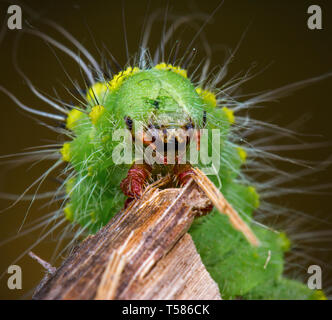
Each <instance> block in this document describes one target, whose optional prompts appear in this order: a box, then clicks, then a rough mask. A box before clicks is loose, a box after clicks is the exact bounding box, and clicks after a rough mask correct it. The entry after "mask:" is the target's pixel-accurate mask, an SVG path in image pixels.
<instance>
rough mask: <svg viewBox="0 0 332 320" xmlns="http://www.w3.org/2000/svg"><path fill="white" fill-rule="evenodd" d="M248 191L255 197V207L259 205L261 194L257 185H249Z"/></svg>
mask: <svg viewBox="0 0 332 320" xmlns="http://www.w3.org/2000/svg"><path fill="white" fill-rule="evenodd" d="M248 191H249V192H250V193H251V194H252V196H253V198H254V206H255V208H258V207H259V204H260V201H259V194H258V193H257V191H256V189H255V187H253V186H249V187H248Z"/></svg>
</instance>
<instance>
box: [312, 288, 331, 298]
mask: <svg viewBox="0 0 332 320" xmlns="http://www.w3.org/2000/svg"><path fill="white" fill-rule="evenodd" d="M310 298H311V299H312V300H327V298H326V295H325V294H324V292H323V291H322V290H315V291H314V293H313V294H312V295H311V297H310Z"/></svg>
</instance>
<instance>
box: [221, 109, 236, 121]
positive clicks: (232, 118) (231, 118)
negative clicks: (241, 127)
mask: <svg viewBox="0 0 332 320" xmlns="http://www.w3.org/2000/svg"><path fill="white" fill-rule="evenodd" d="M222 110H223V111H224V112H225V114H226V117H227V119H228V121H229V123H230V124H233V123H234V122H235V116H234V111H233V110H231V109H228V108H227V107H223V108H222Z"/></svg>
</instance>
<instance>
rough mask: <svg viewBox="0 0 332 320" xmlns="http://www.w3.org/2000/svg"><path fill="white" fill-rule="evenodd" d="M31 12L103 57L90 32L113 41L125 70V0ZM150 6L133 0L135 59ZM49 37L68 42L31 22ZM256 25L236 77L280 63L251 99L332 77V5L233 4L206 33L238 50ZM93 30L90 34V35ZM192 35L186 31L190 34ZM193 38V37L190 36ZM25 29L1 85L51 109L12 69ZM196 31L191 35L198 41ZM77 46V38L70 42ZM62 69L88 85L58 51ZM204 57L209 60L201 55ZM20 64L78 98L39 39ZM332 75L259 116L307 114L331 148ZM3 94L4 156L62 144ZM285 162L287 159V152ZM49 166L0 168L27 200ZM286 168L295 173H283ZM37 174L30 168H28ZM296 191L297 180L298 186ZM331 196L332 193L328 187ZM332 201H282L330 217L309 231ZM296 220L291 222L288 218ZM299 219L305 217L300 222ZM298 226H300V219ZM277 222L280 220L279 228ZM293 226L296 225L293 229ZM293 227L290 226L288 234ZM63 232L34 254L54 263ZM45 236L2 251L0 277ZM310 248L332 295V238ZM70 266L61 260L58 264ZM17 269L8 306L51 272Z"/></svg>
mask: <svg viewBox="0 0 332 320" xmlns="http://www.w3.org/2000/svg"><path fill="white" fill-rule="evenodd" d="M28 3H29V6H31V7H32V8H34V9H35V10H36V11H37V12H39V13H43V16H45V17H47V18H49V19H51V20H54V21H56V22H58V23H59V24H60V25H62V26H64V27H65V28H66V29H67V30H68V31H70V32H71V33H72V34H73V35H74V36H75V37H76V38H77V39H78V40H80V41H81V42H82V43H83V44H84V45H85V46H86V48H87V49H88V50H90V51H91V52H92V53H94V54H96V53H97V51H96V48H95V45H94V43H93V40H92V38H91V36H90V33H91V34H92V35H93V37H94V38H95V40H96V42H97V44H98V45H100V44H101V43H104V44H105V46H106V47H108V48H109V50H110V51H111V52H112V54H113V55H114V56H115V57H116V58H117V59H118V60H119V62H120V63H122V64H123V63H125V62H126V58H125V48H124V40H123V39H124V38H123V31H122V18H121V2H120V1H106V0H104V1H102V0H94V1H78V0H76V1H73V0H70V1H59V0H58V1H47V2H46V1H29V2H28ZM218 3H219V1H211V0H209V1H208V0H206V1H168V6H169V9H170V12H171V13H173V14H177V15H182V14H186V13H189V12H204V13H210V12H212V11H213V10H214V9H215V8H216V6H217V5H218ZM166 4H167V2H166V1H151V4H150V8H149V12H153V11H155V10H156V9H158V8H165V6H166ZM311 4H319V5H320V6H321V8H322V10H323V30H316V31H312V30H309V29H308V27H307V18H308V14H307V8H308V6H309V5H311ZM147 5H148V2H147V1H145V0H144V1H143V0H141V1H126V3H125V17H126V23H127V33H128V43H129V50H130V52H131V53H134V52H135V51H136V49H137V46H138V42H139V37H140V35H141V29H142V24H143V21H144V16H145V14H146V11H147ZM7 7H8V4H7V3H6V2H1V3H0V18H1V21H5V20H4V19H5V18H6V10H7ZM23 19H25V20H27V21H29V22H30V23H31V19H29V17H28V14H26V13H25V11H24V9H23ZM32 24H33V25H36V26H38V27H39V28H40V30H42V31H45V32H46V33H47V34H49V35H51V36H54V37H55V38H56V39H57V40H61V39H62V38H61V37H60V36H58V35H56V33H55V32H54V31H52V30H51V29H50V28H48V27H45V26H42V24H40V23H38V22H32ZM249 25H250V27H249V29H248V32H247V35H246V36H245V38H244V41H243V43H242V45H241V47H240V49H239V51H238V53H237V55H236V58H235V60H234V62H233V64H232V68H231V70H230V72H231V74H235V73H236V72H238V71H241V70H246V69H248V68H249V67H250V65H251V63H252V62H257V63H258V66H259V67H258V69H257V70H261V69H263V67H264V66H266V65H268V64H269V63H270V62H273V64H271V66H270V67H269V68H268V69H267V70H266V71H265V72H264V73H262V74H260V75H258V76H257V77H256V78H254V79H253V80H251V81H250V82H249V83H248V84H246V85H245V92H255V91H261V90H266V89H272V88H277V87H280V86H282V85H285V84H288V83H292V82H295V81H299V80H303V79H306V78H309V77H312V76H317V75H321V74H324V73H326V72H329V71H332V61H331V52H332V39H331V35H332V5H331V1H318V0H315V1H299V0H297V1H294V0H293V1H276V0H270V1H255V0H246V1H242V0H241V1H238V0H236V1H234V0H233V1H230V0H229V1H227V0H226V1H225V3H224V4H223V6H222V7H221V8H220V9H219V11H218V12H217V13H216V14H215V16H214V18H213V21H211V23H209V24H208V25H207V26H206V28H205V33H206V36H207V40H208V42H209V43H210V44H211V45H212V47H216V46H217V45H219V44H223V45H226V46H228V47H230V48H234V47H235V46H236V44H237V43H238V41H239V39H240V37H241V35H242V33H243V32H244V31H245V30H246V28H247V27H248V26H249ZM89 29H90V32H89ZM184 29H185V28H184ZM161 31H162V23H161V22H160V23H157V24H156V27H155V28H154V30H153V33H152V36H151V41H150V43H151V44H152V47H155V46H156V45H157V44H158V41H159V40H160V35H161ZM185 31H186V32H185V33H184V34H183V41H184V42H186V43H188V42H190V40H191V38H192V37H193V34H195V31H193V30H192V29H188V30H185ZM187 31H188V32H187ZM20 32H21V31H8V32H7V34H6V36H5V39H4V41H3V42H2V43H1V44H0V75H1V76H0V85H2V86H5V87H6V88H8V89H9V90H10V91H12V92H13V93H15V95H16V96H17V97H18V98H19V99H20V100H21V101H22V102H24V103H25V104H26V105H28V106H32V107H36V108H39V109H43V110H49V109H48V107H47V106H46V105H45V104H44V103H42V102H40V101H39V100H38V99H37V98H36V97H34V96H33V94H31V93H30V92H29V90H28V89H27V86H26V85H24V82H23V80H22V79H20V77H19V76H18V74H17V73H16V72H15V69H14V67H13V63H12V55H13V43H14V41H13V40H14V39H15V37H16V36H17V35H18V34H19V33H20ZM190 34H191V36H189V35H190ZM64 43H66V44H68V41H64ZM56 53H57V54H58V55H59V58H60V59H61V61H62V62H63V64H64V66H65V68H66V70H67V72H68V73H69V74H70V75H71V76H72V78H73V79H79V81H80V83H81V84H82V80H81V76H80V72H79V69H78V68H77V66H76V65H75V63H73V61H72V60H70V59H69V58H67V57H65V56H64V55H63V54H61V53H59V51H56ZM201 54H202V53H201ZM221 56H222V55H221V54H218V52H216V53H215V54H214V55H213V61H212V65H216V64H220V63H222V61H223V60H222V59H223V58H222V57H221ZM19 64H20V66H21V68H22V69H23V70H24V71H25V73H26V74H27V75H28V76H29V78H30V79H31V80H32V82H33V83H34V84H35V85H36V86H37V87H38V88H40V89H42V90H44V91H46V92H48V93H52V92H53V91H52V90H53V88H56V90H57V91H58V92H59V95H60V96H61V97H63V99H64V100H65V101H69V100H70V99H69V96H68V94H66V93H65V90H64V89H62V87H61V83H64V84H65V85H66V86H67V87H70V82H69V81H68V79H67V78H66V76H65V74H64V72H63V71H62V69H61V67H60V65H59V63H58V61H57V59H56V58H55V56H54V54H53V53H52V51H51V50H50V49H49V48H48V47H47V45H45V44H44V43H43V41H40V40H38V39H36V38H35V37H32V36H25V37H23V39H22V42H21V46H20V49H19ZM331 91H332V78H330V79H327V80H324V81H321V82H319V83H315V84H312V85H310V86H307V87H306V88H304V89H302V90H299V91H296V92H295V93H293V94H292V95H290V96H288V97H285V98H283V99H281V100H280V101H279V102H278V103H267V104H266V108H264V109H258V110H255V111H253V113H252V115H253V116H254V117H255V118H258V119H261V120H263V121H270V120H273V122H274V123H276V124H278V125H280V126H282V127H286V126H287V125H288V124H289V123H291V122H293V121H295V120H296V119H298V118H299V117H301V116H303V115H307V118H308V120H307V121H306V123H305V124H304V125H303V126H302V127H301V128H300V129H299V131H301V132H303V133H306V134H315V135H317V136H316V137H307V138H306V141H309V142H315V141H316V142H317V141H332V123H331V115H332V103H331V98H332V97H331ZM0 95H1V109H0V110H1V111H0V112H1V113H0V114H1V117H0V121H1V125H0V137H1V151H0V154H1V155H5V154H10V153H16V152H20V151H22V150H23V149H24V148H27V147H32V146H38V145H42V144H48V143H54V141H58V142H59V141H61V138H57V135H56V134H55V133H53V132H51V131H49V130H48V129H46V128H45V127H42V126H40V125H39V124H38V123H37V122H36V121H34V120H33V119H31V118H30V117H29V116H27V115H26V114H25V113H23V112H21V111H20V110H19V109H18V108H17V107H16V106H15V105H14V103H13V102H12V101H11V100H10V99H8V98H7V97H6V96H5V95H3V94H0ZM330 154H331V147H330V148H321V149H314V150H306V151H298V150H295V151H291V152H288V153H287V156H290V157H295V158H302V159H306V160H315V161H322V160H324V159H326V158H327V157H328V156H329V155H330ZM285 155H286V154H285ZM47 165H49V163H48V164H47V163H46V164H43V163H40V164H37V165H35V166H33V167H31V168H30V166H29V165H23V166H12V165H10V164H7V163H4V164H2V165H1V168H0V191H2V192H10V193H16V194H20V193H22V192H23V190H24V189H25V188H26V187H27V186H28V185H30V184H31V183H32V182H33V181H34V179H36V178H37V177H38V176H39V175H40V174H41V173H42V172H43V171H44V170H45V169H46V168H47ZM282 167H283V168H284V169H285V170H287V169H288V168H289V170H291V167H288V166H287V165H283V166H282ZM28 169H29V170H28ZM331 177H332V168H331V167H329V168H327V169H326V170H324V171H323V172H321V173H317V174H315V176H314V178H310V179H309V178H306V179H304V181H302V182H301V185H307V186H310V185H312V184H316V185H317V184H329V183H330V182H331ZM56 186H57V185H56V183H55V182H54V181H53V180H52V179H47V180H46V182H45V184H44V187H42V188H41V191H45V190H52V189H54V188H55V187H56ZM293 186H297V183H295V184H293ZM327 191H331V189H328V190H327ZM330 200H331V195H330V194H327V195H322V196H307V195H305V194H301V193H300V194H297V195H288V196H283V197H281V198H280V199H279V200H278V203H280V204H282V205H286V206H289V207H291V208H294V209H298V210H303V211H305V212H308V213H309V214H311V215H315V216H317V217H321V218H323V219H324V221H325V222H320V223H317V224H312V222H310V223H308V224H307V225H306V226H305V227H304V229H300V230H294V232H301V230H302V231H308V230H327V229H331V225H330V224H329V223H331V218H330V217H331V204H330ZM10 203H11V202H10V201H4V200H1V205H0V208H5V207H7V206H9V205H10ZM41 204H43V202H37V203H36V204H34V205H33V206H32V208H31V210H30V213H29V215H28V219H27V222H31V221H33V219H35V218H37V217H38V216H41V215H42V214H46V213H47V212H50V210H52V209H53V210H54V209H55V208H54V207H53V208H43V207H42V206H41ZM27 209H28V204H26V203H19V204H17V205H16V206H15V207H14V208H11V209H9V210H7V211H6V212H2V213H1V214H0V241H1V240H3V239H5V238H7V237H9V236H11V235H13V234H15V233H17V231H18V229H19V227H20V224H21V221H22V219H23V217H24V215H25V212H26V210H27ZM292 219H293V218H292V217H291V216H290V217H289V219H288V221H290V220H292ZM294 219H297V216H294ZM295 222H296V221H295ZM271 223H272V224H273V223H274V221H272V222H271ZM286 227H287V226H286ZM286 229H287V228H286ZM56 235H57V234H54V235H53V236H52V237H50V238H48V239H46V240H45V241H42V243H41V244H40V245H38V246H37V247H36V248H35V249H34V251H35V252H36V253H37V254H38V255H40V256H41V257H42V258H45V259H46V260H48V259H50V257H51V252H52V249H54V246H55V241H52V238H55V237H56ZM38 236H39V231H38V232H32V233H31V234H29V235H28V236H26V237H21V238H18V239H17V240H14V241H12V242H10V243H8V244H6V245H3V246H1V247H0V272H1V273H2V272H3V271H5V270H6V269H7V268H8V266H9V265H10V264H11V263H12V261H13V260H14V259H15V258H16V257H17V256H19V254H20V253H22V252H23V251H24V250H25V249H26V248H27V247H28V246H29V245H30V244H31V243H33V242H34V241H35V240H36V239H38ZM314 240H315V239H313V241H312V243H311V242H307V246H308V248H307V251H305V252H306V253H307V254H308V255H309V256H310V257H316V258H319V259H320V260H322V261H321V262H322V263H321V264H320V265H321V266H322V270H323V279H324V281H323V288H325V289H328V288H331V285H332V281H331V278H332V277H331V275H332V273H331V270H330V267H329V266H328V264H329V263H330V262H331V260H332V254H331V251H329V249H330V248H329V247H330V245H331V235H330V236H329V237H327V238H326V239H325V240H326V241H324V242H321V241H314ZM59 261H61V258H60V259H59V260H58V262H59ZM314 263H315V260H310V259H309V261H308V262H307V263H304V262H298V264H299V265H298V266H297V267H298V271H297V274H299V273H301V272H302V274H300V276H302V277H303V278H305V277H306V276H307V274H306V270H307V267H308V265H309V264H314ZM18 264H19V265H20V266H21V267H22V271H23V290H21V291H12V290H9V289H8V288H7V285H6V281H7V278H8V275H5V276H4V277H3V278H2V279H1V280H0V297H1V298H2V299H6V298H7V299H15V298H20V297H21V298H22V297H23V298H24V297H29V295H30V290H31V289H32V288H33V287H34V286H35V285H36V284H37V283H38V281H39V280H40V279H41V277H42V275H43V271H42V268H41V267H40V266H39V265H37V264H36V263H35V262H34V261H32V260H31V259H30V258H29V257H24V258H23V259H21V260H20V261H19V262H18Z"/></svg>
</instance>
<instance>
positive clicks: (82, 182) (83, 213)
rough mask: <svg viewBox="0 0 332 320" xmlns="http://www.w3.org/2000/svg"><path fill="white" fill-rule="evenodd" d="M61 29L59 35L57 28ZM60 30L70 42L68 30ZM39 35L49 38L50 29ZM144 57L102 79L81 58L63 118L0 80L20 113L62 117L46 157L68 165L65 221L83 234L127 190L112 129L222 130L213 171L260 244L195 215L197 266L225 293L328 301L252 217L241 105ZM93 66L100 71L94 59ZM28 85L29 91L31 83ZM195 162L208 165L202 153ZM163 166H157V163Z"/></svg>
mask: <svg viewBox="0 0 332 320" xmlns="http://www.w3.org/2000/svg"><path fill="white" fill-rule="evenodd" d="M57 30H58V31H59V30H60V32H61V29H59V27H58V29H57ZM62 34H63V35H66V36H67V38H69V39H70V40H71V38H70V37H71V36H69V35H68V34H65V33H64V32H62ZM37 35H38V36H39V37H41V38H42V39H44V40H46V41H48V42H51V40H50V38H49V37H47V36H46V35H44V34H37ZM72 42H73V43H75V42H74V41H72ZM51 44H52V45H55V46H57V47H58V48H60V49H61V50H62V49H63V47H61V45H59V44H54V43H51ZM75 45H76V46H80V45H79V44H77V43H76V44H75ZM78 49H80V50H81V51H82V52H83V53H84V55H85V56H86V57H87V58H88V59H89V61H90V62H91V63H92V65H93V66H95V64H94V62H95V60H94V59H93V58H91V57H90V56H88V55H87V54H86V51H84V50H83V49H82V47H78ZM144 50H145V49H144V48H143V49H142V52H143V53H144ZM63 51H64V50H63ZM67 53H68V52H67ZM141 57H142V58H141V59H139V62H138V63H133V64H132V65H131V66H129V67H127V68H124V69H123V70H122V71H120V72H118V73H116V74H113V75H112V77H111V78H110V79H105V78H103V77H101V76H100V74H101V73H99V77H98V80H96V79H97V78H95V77H93V76H92V73H91V71H90V70H89V68H88V67H87V66H86V65H85V64H84V63H83V62H81V61H80V59H78V60H79V62H78V63H79V64H80V66H81V67H82V69H83V71H84V72H85V73H86V76H87V78H88V79H89V80H90V85H89V86H88V88H87V90H86V94H85V95H84V96H83V98H84V101H83V103H82V104H78V105H75V106H71V110H70V109H69V107H67V106H57V107H56V108H57V109H58V110H60V111H62V112H63V113H64V114H65V117H64V116H62V115H61V116H59V115H52V114H46V113H43V112H41V111H38V110H35V109H31V108H28V107H26V106H24V105H23V104H22V103H21V102H20V101H18V100H17V99H16V98H15V97H14V96H13V95H11V94H10V93H9V92H8V91H7V90H6V89H4V88H2V87H0V89H1V91H3V92H4V93H6V94H7V95H8V96H10V97H11V98H12V99H13V100H14V101H15V102H16V103H17V104H18V105H19V106H20V107H21V108H23V109H25V110H26V111H28V112H30V113H34V114H36V115H39V116H46V117H48V118H52V119H55V120H61V121H62V120H63V121H64V122H65V134H66V135H67V137H68V139H67V141H66V142H65V143H64V144H63V145H62V147H61V149H57V150H56V151H55V152H52V155H54V153H55V154H57V155H59V159H58V160H57V162H56V164H55V166H54V167H57V166H59V165H61V164H62V163H65V164H66V167H65V169H64V171H63V173H64V174H65V175H66V179H65V181H64V183H63V185H62V186H61V188H60V190H62V191H65V193H66V195H65V197H64V198H65V200H64V201H63V205H62V206H61V212H63V214H64V216H65V219H66V220H67V221H69V223H70V224H72V225H79V226H80V228H81V231H80V232H81V233H82V232H83V231H85V232H87V233H96V232H97V231H98V230H100V228H101V227H103V226H104V225H106V224H107V223H108V222H109V221H110V219H112V217H113V216H114V215H115V214H116V213H118V212H119V211H120V210H121V209H122V208H123V206H124V204H125V202H126V198H127V197H126V195H125V194H124V193H123V189H121V183H122V182H123V181H124V180H125V179H126V177H127V175H128V172H129V170H130V168H131V166H132V165H133V164H134V162H135V161H136V160H138V159H135V158H133V161H132V163H121V164H119V163H117V161H115V160H116V159H115V158H114V151H115V150H116V149H117V148H118V147H119V146H120V147H121V146H124V145H125V144H126V143H128V142H126V141H124V140H122V141H118V140H117V139H114V136H113V134H114V132H115V131H116V130H118V129H125V130H129V131H131V130H133V129H134V128H135V127H138V126H142V127H143V128H145V129H147V128H149V126H151V124H152V126H153V127H154V128H156V127H157V126H158V128H160V127H162V128H166V129H167V128H168V127H172V128H184V129H186V128H188V126H189V127H190V128H192V129H196V130H199V129H207V130H209V131H211V130H213V129H218V130H220V136H219V141H218V143H219V145H220V152H219V155H218V161H219V164H220V166H219V167H218V169H217V170H216V171H215V174H210V175H209V178H210V180H211V181H212V182H213V183H214V184H215V185H216V186H218V187H219V188H220V190H221V192H222V193H223V195H224V196H225V197H226V198H227V200H228V201H229V202H230V203H231V205H232V206H233V207H234V209H235V210H236V211H237V212H239V214H240V215H241V217H242V218H243V219H244V220H245V221H246V222H247V223H248V224H249V225H250V227H251V228H252V230H253V231H254V233H255V234H256V236H257V237H258V238H259V240H260V243H261V245H260V246H259V247H253V246H251V245H250V244H249V243H248V242H247V241H246V239H245V237H244V236H243V235H242V234H241V233H239V232H238V231H236V230H235V229H234V228H233V227H232V226H231V225H230V223H229V221H228V219H227V217H226V216H224V215H220V213H218V212H217V210H215V209H214V210H213V211H212V212H211V213H210V214H208V215H207V216H204V217H201V218H198V219H196V220H195V222H194V224H193V225H192V227H191V229H190V230H189V232H190V234H191V236H192V238H193V240H194V242H195V245H196V248H197V250H198V252H199V254H200V255H201V258H202V260H203V263H204V264H205V266H206V268H207V270H208V271H209V273H210V274H211V276H212V277H213V279H214V280H215V281H216V282H217V283H218V285H219V288H220V292H221V295H222V297H223V299H237V298H241V299H325V295H324V293H323V292H322V291H320V290H315V291H314V290H311V289H309V288H308V287H307V286H306V285H305V284H303V283H301V282H300V281H298V280H292V279H288V278H287V277H285V276H284V275H283V270H284V263H285V262H284V255H285V253H286V252H287V251H289V250H290V249H291V243H290V240H289V239H288V238H287V235H286V234H285V233H283V232H277V231H275V230H271V229H269V228H266V227H263V226H260V225H259V224H256V223H255V221H254V218H253V213H254V211H255V210H256V209H258V208H259V206H260V202H261V199H260V196H259V193H258V192H257V191H256V189H257V188H256V185H255V183H254V182H252V181H250V179H249V178H248V177H246V175H245V174H244V173H243V171H242V168H243V167H244V166H246V163H247V161H248V160H251V158H250V157H252V158H254V157H255V154H254V152H255V150H254V152H252V151H250V148H249V147H247V146H244V145H243V144H241V141H240V138H239V136H238V135H237V133H236V131H237V130H238V129H239V128H238V127H237V118H236V117H235V115H234V110H235V108H234V105H235V107H236V106H237V105H238V104H239V103H238V102H236V101H233V100H232V99H231V98H229V97H227V96H226V95H223V91H222V90H220V89H218V87H217V86H215V85H214V82H213V81H212V82H210V83H209V82H208V81H206V82H205V84H204V83H199V84H197V83H195V81H193V80H192V78H191V76H190V74H189V70H186V69H184V68H182V67H181V66H180V65H177V64H170V63H168V62H165V61H164V60H159V61H158V62H157V63H155V62H152V61H151V60H149V59H148V58H146V57H145V55H144V54H143V55H142V53H141ZM182 60H183V59H181V61H182ZM181 61H180V62H181ZM143 62H144V63H143ZM95 69H97V71H98V66H97V67H95ZM216 83H217V82H216ZM28 84H29V86H30V88H31V89H32V90H33V89H34V87H33V85H32V84H31V83H29V82H28ZM39 95H41V94H39ZM42 99H43V100H44V101H45V99H47V98H46V97H43V98H42ZM257 101H258V100H257ZM252 104H253V103H252ZM248 105H250V103H249V104H248ZM53 106H54V103H53ZM128 121H129V122H128ZM210 142H211V139H210V138H209V139H208V149H207V150H208V153H209V154H210V153H211V152H213V146H212V145H211V144H210ZM130 143H132V141H130ZM187 151H188V150H187ZM187 151H186V152H187ZM248 151H249V152H248ZM247 158H248V159H247ZM253 161H254V160H253ZM197 166H198V167H199V168H203V167H204V164H203V163H202V162H201V159H199V162H198V164H197ZM159 168H160V165H159ZM159 171H160V172H161V173H163V170H159ZM160 172H158V173H160Z"/></svg>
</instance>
